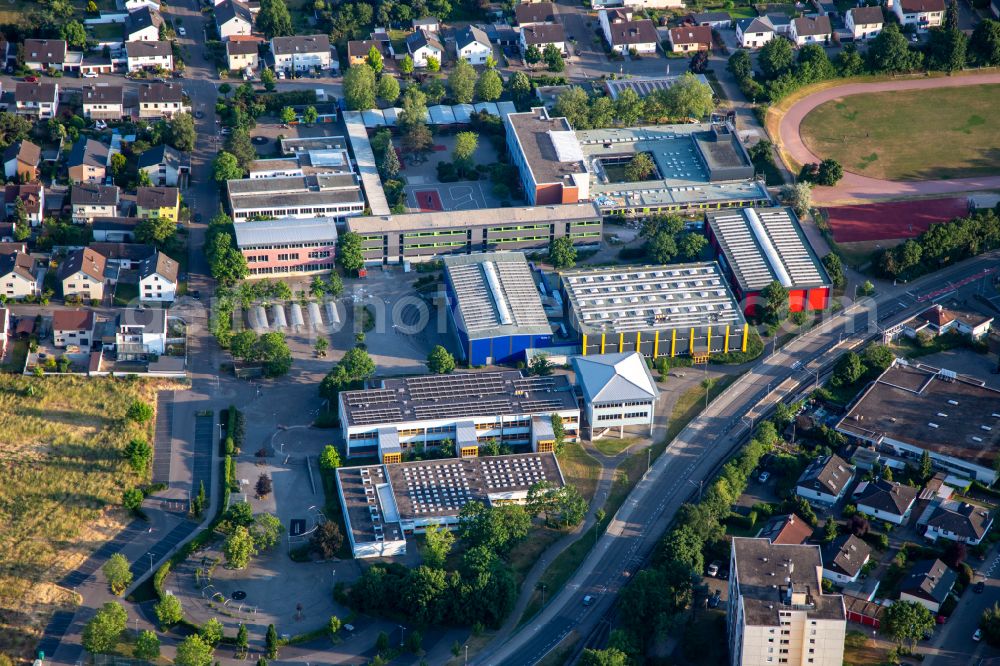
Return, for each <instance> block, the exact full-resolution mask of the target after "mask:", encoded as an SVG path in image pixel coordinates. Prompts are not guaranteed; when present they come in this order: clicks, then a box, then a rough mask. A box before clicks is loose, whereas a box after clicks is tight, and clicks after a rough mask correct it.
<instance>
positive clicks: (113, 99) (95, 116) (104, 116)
mask: <svg viewBox="0 0 1000 666" xmlns="http://www.w3.org/2000/svg"><path fill="white" fill-rule="evenodd" d="M80 92H81V95H82V97H83V117H84V118H89V119H91V120H121V119H122V117H124V115H125V104H124V99H125V98H124V89H123V88H122V87H121V86H83V88H82V89H81V91H80Z"/></svg>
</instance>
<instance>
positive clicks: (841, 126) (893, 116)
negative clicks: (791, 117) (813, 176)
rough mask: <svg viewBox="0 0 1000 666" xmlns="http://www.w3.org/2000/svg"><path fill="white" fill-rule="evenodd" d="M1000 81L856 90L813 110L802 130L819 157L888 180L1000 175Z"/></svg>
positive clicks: (803, 135) (807, 142)
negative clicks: (867, 91)
mask: <svg viewBox="0 0 1000 666" xmlns="http://www.w3.org/2000/svg"><path fill="white" fill-rule="evenodd" d="M997 100H1000V85H980V86H960V87H954V88H939V89H936V90H907V91H898V92H884V93H870V94H862V95H850V96H848V97H843V98H840V99H836V100H832V101H830V102H826V103H825V104H822V105H820V106H818V107H816V108H815V109H813V110H812V111H811V112H810V113H809V114H808V115H807V116H806V117H805V119H804V120H803V121H802V124H801V126H800V132H801V134H802V139H803V141H804V142H805V144H806V146H807V147H808V148H809V150H810V151H812V152H813V153H814V154H816V155H818V156H820V157H823V158H828V157H832V158H834V159H836V160H837V161H839V162H840V163H841V164H842V165H843V166H844V169H845V170H847V171H851V172H853V173H857V174H861V175H864V176H871V177H872V178H884V179H888V180H937V179H946V178H969V177H974V176H982V175H985V174H991V175H996V174H997V173H998V172H1000V114H997V112H996V109H997Z"/></svg>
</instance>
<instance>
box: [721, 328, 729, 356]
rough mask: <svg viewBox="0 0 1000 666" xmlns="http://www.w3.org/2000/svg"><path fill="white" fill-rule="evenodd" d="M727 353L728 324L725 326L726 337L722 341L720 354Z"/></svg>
mask: <svg viewBox="0 0 1000 666" xmlns="http://www.w3.org/2000/svg"><path fill="white" fill-rule="evenodd" d="M728 352H729V324H726V337H725V338H723V339H722V353H723V354H726V353H728Z"/></svg>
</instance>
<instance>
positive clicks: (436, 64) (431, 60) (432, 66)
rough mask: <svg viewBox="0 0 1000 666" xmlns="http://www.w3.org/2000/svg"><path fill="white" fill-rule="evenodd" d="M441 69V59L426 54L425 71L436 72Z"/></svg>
mask: <svg viewBox="0 0 1000 666" xmlns="http://www.w3.org/2000/svg"><path fill="white" fill-rule="evenodd" d="M440 70H441V61H440V60H438V59H437V58H435V57H434V56H427V71H428V72H437V71H440Z"/></svg>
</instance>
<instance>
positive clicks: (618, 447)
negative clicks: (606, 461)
mask: <svg viewBox="0 0 1000 666" xmlns="http://www.w3.org/2000/svg"><path fill="white" fill-rule="evenodd" d="M635 443H636V439H635V438H633V437H626V438H625V439H618V438H617V437H605V438H603V439H599V440H597V441H596V442H594V446H596V447H597V450H598V451H600V452H601V453H603V454H604V455H606V456H616V455H618V454H619V453H621V452H622V451H624V450H625V449H627V448H628V447H630V446H632V445H633V444H635Z"/></svg>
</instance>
